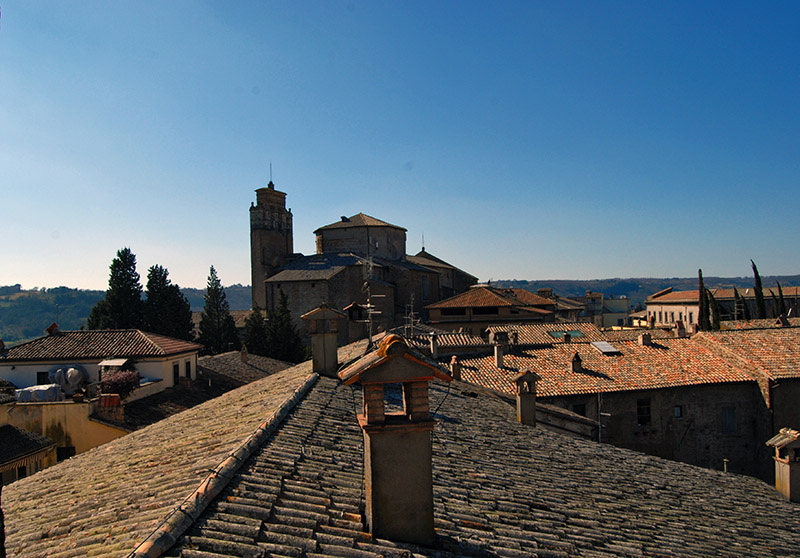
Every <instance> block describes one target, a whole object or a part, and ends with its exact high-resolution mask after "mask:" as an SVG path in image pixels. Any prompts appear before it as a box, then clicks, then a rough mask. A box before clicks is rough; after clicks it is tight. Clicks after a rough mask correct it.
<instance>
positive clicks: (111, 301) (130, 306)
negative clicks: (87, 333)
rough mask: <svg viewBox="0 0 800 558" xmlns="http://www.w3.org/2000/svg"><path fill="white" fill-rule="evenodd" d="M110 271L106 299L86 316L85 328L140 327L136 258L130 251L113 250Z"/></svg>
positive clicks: (139, 288)
mask: <svg viewBox="0 0 800 558" xmlns="http://www.w3.org/2000/svg"><path fill="white" fill-rule="evenodd" d="M110 270H111V273H110V275H109V278H108V290H106V296H105V298H104V299H102V300H100V301H98V303H97V304H95V306H94V308H92V311H91V312H90V313H89V320H88V326H89V329H138V328H140V327H142V325H143V323H142V322H143V320H142V285H141V283H139V274H138V273H137V272H136V256H135V255H134V254H133V252H131V249H130V248H122V249H121V250H119V251H117V257H116V258H114V259H113V260H112V261H111V266H110Z"/></svg>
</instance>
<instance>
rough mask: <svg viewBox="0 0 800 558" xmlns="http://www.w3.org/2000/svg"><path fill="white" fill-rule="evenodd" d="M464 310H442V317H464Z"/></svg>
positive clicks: (465, 311)
mask: <svg viewBox="0 0 800 558" xmlns="http://www.w3.org/2000/svg"><path fill="white" fill-rule="evenodd" d="M466 314H467V309H466V308H442V316H466Z"/></svg>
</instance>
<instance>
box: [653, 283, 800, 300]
mask: <svg viewBox="0 0 800 558" xmlns="http://www.w3.org/2000/svg"><path fill="white" fill-rule="evenodd" d="M708 290H709V291H711V294H712V295H714V298H716V299H717V300H733V299H734V295H733V289H708ZM737 290H738V291H739V296H741V297H743V298H747V299H753V298H755V296H756V295H755V289H753V288H752V287H751V288H744V289H737ZM781 290H782V291H783V296H784V297H790V298H797V297H800V287H781ZM762 291H763V293H764V298H765V299H771V298H772V297H773V296H775V297H776V298H777V296H778V288H777V287H769V288H767V287H765V288H764V289H762ZM699 293H700V291H699V290H693V291H672V292H668V293H665V294H662V295H659V293H655V294H653V295H650V296H649V297H647V301H646V302H650V303H661V302H674V303H678V302H688V303H694V304H697V303H698V301H699V299H700V294H699Z"/></svg>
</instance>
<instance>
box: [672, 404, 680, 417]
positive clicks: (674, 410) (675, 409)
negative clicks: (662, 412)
mask: <svg viewBox="0 0 800 558" xmlns="http://www.w3.org/2000/svg"><path fill="white" fill-rule="evenodd" d="M672 416H673V417H675V418H683V405H675V406H674V407H673V408H672Z"/></svg>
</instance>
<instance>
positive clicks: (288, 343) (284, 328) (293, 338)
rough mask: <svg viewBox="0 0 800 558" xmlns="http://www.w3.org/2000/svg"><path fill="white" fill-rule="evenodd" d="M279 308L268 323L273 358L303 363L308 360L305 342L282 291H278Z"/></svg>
mask: <svg viewBox="0 0 800 558" xmlns="http://www.w3.org/2000/svg"><path fill="white" fill-rule="evenodd" d="M278 293H279V297H278V307H277V308H276V309H275V310H274V311H273V312H272V313H271V314H270V316H269V322H268V323H267V344H268V347H269V354H268V355H267V356H270V357H272V358H275V359H278V360H284V361H286V362H302V361H303V360H305V359H306V350H305V347H304V346H303V341H302V339H300V335H299V334H298V333H297V329H296V328H295V327H294V324H292V316H291V314H290V313H289V299H288V298H287V297H286V293H284V292H283V290H282V289H279V290H278Z"/></svg>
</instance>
